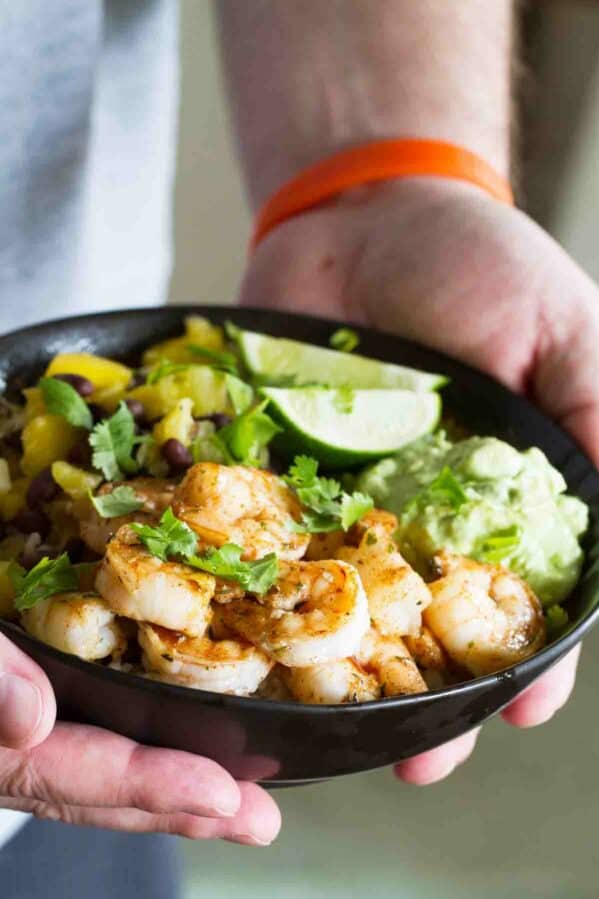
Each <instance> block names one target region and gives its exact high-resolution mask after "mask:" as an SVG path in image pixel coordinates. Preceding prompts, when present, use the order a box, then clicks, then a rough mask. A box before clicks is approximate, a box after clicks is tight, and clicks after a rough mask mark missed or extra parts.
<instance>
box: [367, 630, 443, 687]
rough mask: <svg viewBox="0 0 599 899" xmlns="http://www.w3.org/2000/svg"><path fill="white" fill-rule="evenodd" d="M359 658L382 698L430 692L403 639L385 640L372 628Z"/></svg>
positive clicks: (385, 638)
mask: <svg viewBox="0 0 599 899" xmlns="http://www.w3.org/2000/svg"><path fill="white" fill-rule="evenodd" d="M356 658H357V660H358V662H359V663H360V665H361V666H362V667H363V668H364V669H365V670H366V671H370V672H372V673H373V674H374V675H375V677H376V679H377V681H378V683H379V684H380V686H381V691H382V693H383V696H404V695H406V694H408V693H424V692H426V690H427V689H428V688H427V686H426V681H425V680H424V678H423V677H422V675H421V674H420V671H419V670H418V666H417V665H416V662H415V661H414V659H413V658H412V656H411V655H410V652H409V650H408V648H407V646H406V644H405V643H404V642H403V640H402V639H401V638H400V637H384V636H382V635H381V634H379V633H378V632H377V631H376V630H375V629H374V628H371V629H370V630H369V631H368V633H367V634H366V635H365V637H364V638H363V640H362V642H361V643H360V648H359V650H358V652H357V654H356Z"/></svg>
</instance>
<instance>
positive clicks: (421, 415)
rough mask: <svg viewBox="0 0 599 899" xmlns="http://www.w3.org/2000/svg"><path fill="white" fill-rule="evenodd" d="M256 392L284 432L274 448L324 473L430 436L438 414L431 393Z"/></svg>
mask: <svg viewBox="0 0 599 899" xmlns="http://www.w3.org/2000/svg"><path fill="white" fill-rule="evenodd" d="M261 393H262V395H263V396H265V397H266V398H267V399H268V400H269V406H268V412H269V413H270V414H271V415H272V417H273V418H274V419H275V420H276V421H277V422H279V423H280V424H281V425H282V426H283V428H284V431H283V433H282V434H279V435H277V437H276V438H275V440H274V441H273V445H274V446H275V448H278V449H280V450H282V451H283V452H285V453H286V454H290V455H292V454H294V453H307V454H308V455H311V456H314V457H315V458H316V459H318V460H319V461H320V462H322V464H323V465H325V466H327V467H329V468H341V467H351V466H354V465H360V464H362V463H364V462H369V461H372V460H373V459H380V458H381V457H382V456H388V455H390V454H392V453H395V452H397V450H399V449H401V448H402V447H403V446H405V445H406V444H407V443H411V442H412V441H413V440H417V439H418V438H419V437H422V436H423V435H424V434H428V433H429V432H430V431H432V430H433V429H434V428H435V427H436V425H437V422H438V421H439V416H440V414H441V398H440V397H439V395H438V394H437V393H433V392H428V393H416V392H415V391H412V390H353V391H349V392H348V390H347V389H338V390H331V389H325V388H322V387H296V388H292V389H283V388H280V387H264V388H262V390H261Z"/></svg>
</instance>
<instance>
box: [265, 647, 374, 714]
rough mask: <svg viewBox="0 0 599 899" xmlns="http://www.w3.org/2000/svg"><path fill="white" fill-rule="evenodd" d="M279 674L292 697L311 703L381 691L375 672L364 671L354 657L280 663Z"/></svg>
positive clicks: (365, 696)
mask: <svg viewBox="0 0 599 899" xmlns="http://www.w3.org/2000/svg"><path fill="white" fill-rule="evenodd" d="M280 677H281V680H282V681H283V683H284V684H285V686H286V687H287V689H288V690H289V692H290V693H291V696H292V697H293V698H294V699H297V701H298V702H303V703H307V704H311V705H338V704H340V703H346V702H369V701H370V700H372V699H379V697H380V695H381V688H380V684H379V682H378V680H377V678H376V676H375V675H374V674H372V673H369V672H368V671H365V670H364V668H363V667H362V666H361V665H360V664H359V663H358V661H357V660H356V659H355V658H350V659H337V660H336V661H334V662H323V663H322V664H321V665H311V666H310V667H309V668H283V667H281V669H280Z"/></svg>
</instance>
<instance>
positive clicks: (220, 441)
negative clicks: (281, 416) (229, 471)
mask: <svg viewBox="0 0 599 899" xmlns="http://www.w3.org/2000/svg"><path fill="white" fill-rule="evenodd" d="M267 404H268V400H264V401H263V402H261V403H259V404H258V405H257V406H254V408H253V409H247V410H246V411H245V412H243V413H242V414H241V415H239V416H238V417H237V418H236V419H235V420H234V421H232V422H231V424H228V425H225V427H224V428H220V429H219V430H218V431H217V432H216V434H214V437H213V439H214V441H215V443H216V445H217V446H218V447H219V449H220V450H221V452H222V454H223V456H224V458H225V461H226V462H227V464H228V465H254V466H260V464H261V462H262V454H263V451H264V449H265V447H266V446H268V444H269V443H270V441H271V440H272V438H273V437H274V436H275V434H278V433H279V432H280V431H282V428H281V427H279V425H278V424H277V423H276V422H274V421H273V420H272V418H271V417H270V415H268V414H267V413H266V412H265V411H264V410H265V408H266V406H267Z"/></svg>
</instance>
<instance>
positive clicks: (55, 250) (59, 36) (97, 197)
mask: <svg viewBox="0 0 599 899" xmlns="http://www.w3.org/2000/svg"><path fill="white" fill-rule="evenodd" d="M177 13H178V10H177V2H176V0H105V2H104V3H102V2H101V0H53V2H52V3H48V2H47V0H18V2H17V3H15V2H14V0H0V334H2V333H5V332H7V331H9V330H12V329H13V328H18V327H20V326H22V325H25V324H28V323H30V322H36V321H41V320H43V319H46V318H54V317H58V316H62V315H69V314H72V313H75V312H83V311H95V310H100V309H109V308H115V307H119V306H120V307H124V306H135V305H140V306H142V305H144V306H147V305H152V304H158V303H161V302H163V301H164V299H165V296H166V290H167V285H168V278H169V275H170V265H171V193H172V184H173V179H174V170H175V150H176V120H177V97H178V47H177V31H178V20H177ZM0 664H1V662H0ZM23 817H24V816H20V815H19V814H18V813H15V812H12V811H8V810H4V811H0V845H1V844H2V843H3V842H4V841H6V839H8V838H9V836H11V835H12V834H13V833H14V831H15V828H16V827H18V826H19V824H20V821H21V819H22V818H23Z"/></svg>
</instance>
